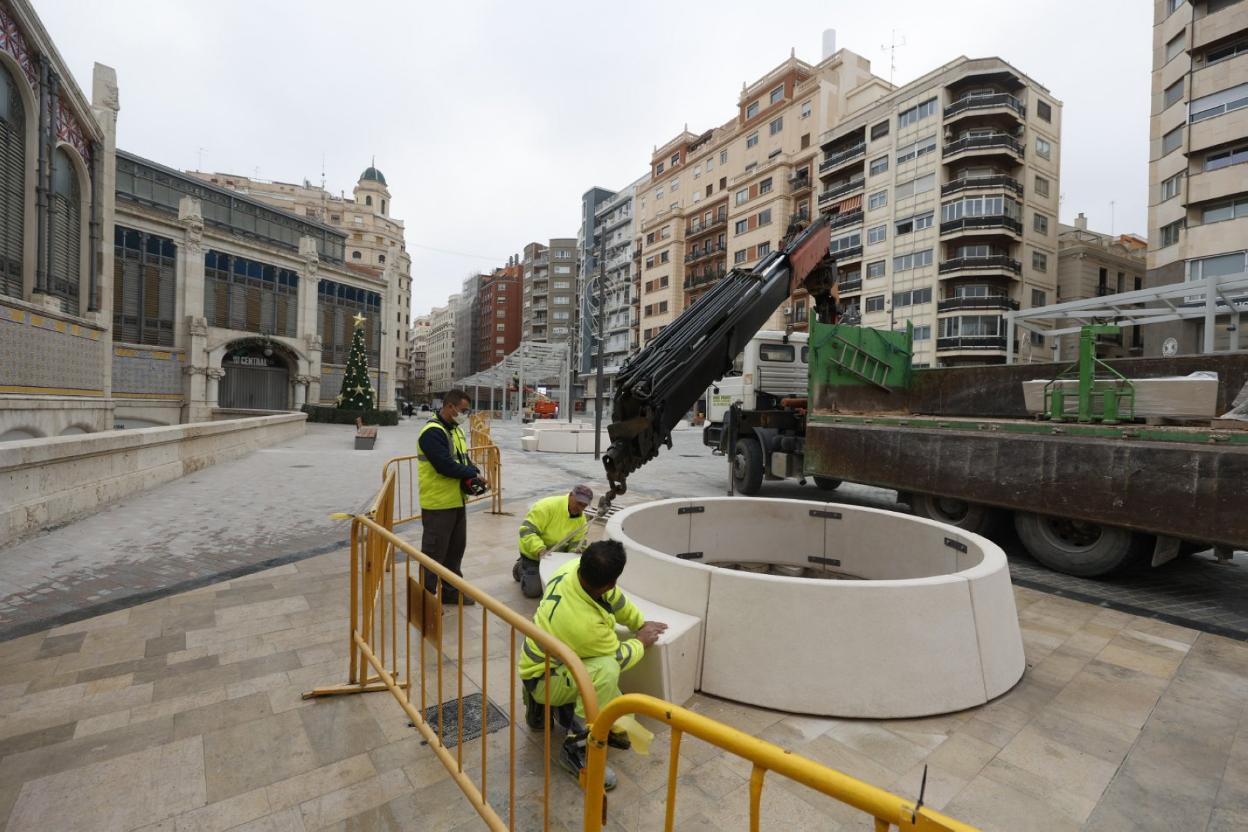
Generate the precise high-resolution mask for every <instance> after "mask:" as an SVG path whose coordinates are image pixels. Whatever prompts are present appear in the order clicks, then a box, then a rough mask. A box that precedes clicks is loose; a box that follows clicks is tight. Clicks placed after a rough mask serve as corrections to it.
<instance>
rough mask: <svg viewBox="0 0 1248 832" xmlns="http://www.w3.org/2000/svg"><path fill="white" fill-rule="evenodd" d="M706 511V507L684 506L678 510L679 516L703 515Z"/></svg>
mask: <svg viewBox="0 0 1248 832" xmlns="http://www.w3.org/2000/svg"><path fill="white" fill-rule="evenodd" d="M705 511H706V506H682V507H680V508H678V509H676V513H677V514H702V513H703V512H705Z"/></svg>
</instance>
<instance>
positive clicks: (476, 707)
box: [408, 693, 507, 748]
mask: <svg viewBox="0 0 1248 832" xmlns="http://www.w3.org/2000/svg"><path fill="white" fill-rule="evenodd" d="M424 717H425V722H427V723H429V727H430V728H432V729H433V731H434V733H435V734H436V733H437V732H438V706H437V705H430V706H429V707H428V708H425V713H424ZM442 717H443V719H445V720H446V727H445V729H444V730H443V731H442V742H443V744H444V745H445V746H446V747H447V748H454V747H455V746H457V745H459V701H458V700H456V699H451V700H448V701H446V702H443V703H442ZM408 724H409V725H410V724H411V723H408ZM506 727H507V714H505V713H503V711H502V710H501V709H500V708H499V707H498V706H497V705H495V704H494V703H493V702H491V703H490V707H489V711H488V715H487V716H486V718H485V733H487V734H492V733H494V732H495V731H497V730H498V729H499V728H506ZM481 733H482V732H481V694H479V693H470V694H468V695H467V696H465V697H464V742H471V741H472V740H475V739H476V738H477V737H479V736H481ZM421 744H422V745H424V743H421Z"/></svg>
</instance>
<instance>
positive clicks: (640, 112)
mask: <svg viewBox="0 0 1248 832" xmlns="http://www.w3.org/2000/svg"><path fill="white" fill-rule="evenodd" d="M36 9H37V11H38V12H39V14H40V15H41V16H42V18H43V21H44V24H45V25H46V26H47V28H48V30H49V32H50V33H51V35H52V38H53V40H54V41H55V42H56V44H57V46H58V48H59V49H60V51H61V54H62V55H63V56H64V57H65V60H66V61H68V63H69V66H70V68H71V69H72V71H73V72H74V74H75V76H76V77H77V79H78V82H79V84H80V85H81V86H82V87H83V89H84V90H85V91H86V93H87V95H88V96H89V95H90V92H91V67H92V64H93V63H94V62H95V61H99V62H101V63H105V64H109V65H111V66H113V67H115V68H116V70H117V76H118V83H119V86H120V89H121V115H120V124H119V127H118V133H119V139H118V144H119V145H120V146H121V147H123V148H125V149H126V150H130V151H132V152H134V153H138V154H140V155H143V156H147V157H149V158H151V159H154V160H156V161H158V162H161V163H163V164H166V165H169V166H172V167H175V168H183V169H190V168H196V167H198V166H199V165H200V159H201V154H202V167H203V169H206V170H214V171H228V172H233V173H241V174H246V175H249V176H259V177H261V178H264V179H278V180H283V181H289V182H298V181H300V180H302V179H305V178H306V179H308V180H310V181H312V182H314V183H316V182H319V181H320V179H321V170H322V158H324V172H325V182H326V185H327V187H328V188H329V189H330V190H331V191H333V192H338V191H346V192H347V193H348V194H350V191H351V188H352V187H353V186H354V184H355V181H356V179H357V178H358V176H359V174H360V172H361V171H363V169H364V168H365V167H367V166H368V164H369V160H370V158H371V157H372V156H373V155H375V156H376V159H377V167H378V168H379V169H381V171H382V172H383V173H384V174H385V175H386V179H387V180H388V182H389V186H390V189H391V193H392V195H393V203H392V207H391V213H392V214H393V215H394V216H395V217H398V218H400V219H403V220H404V221H405V222H406V226H407V247H408V251H409V252H410V253H411V255H412V275H413V290H412V303H413V307H414V312H415V313H417V314H419V313H423V312H426V311H428V309H429V308H430V307H432V306H435V305H439V304H441V303H443V302H445V299H446V296H447V294H448V293H450V292H452V291H456V290H457V289H458V286H459V284H460V282H461V281H462V280H463V278H464V277H465V276H466V275H468V274H469V273H471V272H473V271H477V270H488V269H490V268H492V267H493V266H496V265H502V262H503V260H504V258H506V257H507V256H508V255H510V254H513V253H516V252H519V251H520V250H521V249H522V248H523V246H524V244H525V243H527V242H530V241H532V240H540V241H543V242H544V241H546V240H547V239H548V238H550V237H561V236H568V237H574V236H576V231H577V225H578V223H579V215H580V196H581V194H582V193H583V192H584V191H585V190H586V189H587V188H589V187H590V186H593V185H601V186H603V187H607V188H611V189H613V190H614V189H618V188H620V187H622V186H624V185H626V184H628V183H629V182H631V181H632V180H634V179H635V178H637V177H638V176H640V175H641V174H642V173H644V172H645V171H646V169H647V166H648V164H649V159H650V152H651V149H652V148H653V146H654V145H656V144H662V143H663V142H666V141H667V140H668V139H670V138H671V137H672V136H674V135H675V134H676V133H678V132H679V131H680V130H681V129H682V128H683V127H684V126H685V124H686V123H687V124H688V126H689V129H690V130H692V131H693V132H695V133H696V132H701V131H703V130H706V129H708V128H710V127H713V126H716V125H719V124H722V123H723V122H725V121H727V120H728V119H729V118H730V117H732V115H733V113H734V112H735V107H736V100H737V95H738V93H739V92H740V89H741V83H742V81H749V82H753V81H755V80H756V79H758V78H759V77H760V76H762V75H763V74H765V73H766V72H768V71H769V70H770V69H772V68H773V67H775V66H776V65H777V64H779V63H781V62H782V61H783V60H785V59H786V58H787V57H788V55H789V50H790V48H796V50H797V56H798V57H799V58H802V59H804V60H806V61H809V62H811V63H814V62H817V61H818V60H819V59H820V57H821V55H820V48H821V47H820V37H821V32H822V30H823V29H825V28H828V27H833V28H836V29H837V44H838V46H840V47H841V48H845V49H850V50H852V51H855V52H857V53H859V54H861V55H863V56H865V57H866V58H868V59H869V60H870V61H871V64H872V69H873V70H874V71H875V73H876V74H877V75H880V76H882V77H885V78H887V77H888V74H889V54H888V52H887V51H886V50H885V49H883V48H882V47H883V46H884V45H885V44H888V43H889V42H890V41H891V40H892V37H893V36H892V32H893V30H895V31H896V40H897V42H898V43H899V44H900V43H902V42H903V41H904V44H905V45H904V46H899V47H898V48H897V50H896V62H897V72H896V82H897V83H898V84H903V83H905V82H907V81H910V80H912V79H914V78H916V77H918V76H920V75H922V74H923V73H925V72H927V71H929V70H931V69H934V68H935V67H937V66H939V65H940V64H943V63H945V62H947V61H949V60H952V59H953V58H955V57H957V56H958V55H968V56H970V57H983V56H989V55H997V56H1000V57H1002V58H1004V59H1005V60H1007V61H1009V62H1011V63H1012V64H1014V65H1015V66H1016V67H1018V68H1019V69H1020V70H1022V71H1023V72H1026V73H1027V74H1029V75H1030V76H1031V77H1033V78H1035V79H1036V80H1037V81H1038V82H1040V83H1041V84H1044V85H1045V86H1047V87H1048V88H1049V89H1050V90H1051V91H1052V93H1053V94H1054V95H1055V96H1056V97H1057V98H1058V99H1059V100H1061V101H1062V102H1063V103H1064V122H1063V131H1062V170H1061V193H1062V202H1061V220H1062V221H1063V222H1070V221H1071V219H1072V218H1073V217H1074V215H1075V214H1076V213H1078V212H1079V211H1083V212H1085V213H1086V214H1087V215H1088V220H1089V224H1090V225H1091V227H1092V228H1094V229H1097V230H1103V231H1110V230H1111V207H1110V203H1111V201H1112V202H1113V203H1115V205H1114V207H1113V209H1112V212H1113V216H1112V230H1113V231H1115V232H1118V233H1121V232H1126V231H1132V232H1137V233H1140V234H1143V233H1144V232H1145V231H1146V216H1147V205H1146V195H1147V177H1148V170H1147V165H1148V107H1149V71H1150V57H1149V56H1150V50H1151V41H1150V38H1151V27H1152V20H1151V5H1150V4H1146V3H1143V2H1140V0H1096V1H1095V2H1088V0H1053V2H1044V3H999V4H985V3H984V2H983V1H982V0H977V1H975V0H972V1H969V2H963V0H942V1H941V2H937V3H933V2H931V0H924V2H911V1H910V0H904V2H903V1H902V0H890V1H889V2H872V3H864V2H843V1H842V0H836V2H828V0H825V2H808V1H807V0H789V2H785V3H781V4H778V5H775V6H770V5H768V4H761V5H760V4H759V3H757V2H751V3H744V2H742V3H738V2H717V3H714V4H696V3H688V4H677V3H671V2H663V3H652V2H641V3H627V4H625V3H617V4H614V5H610V6H608V5H605V4H598V3H584V2H580V3H515V2H499V3H476V2H471V0H461V2H454V3H437V4H434V3H411V2H394V3H381V2H370V1H369V0H357V1H356V2H350V3H344V2H342V0H334V2H329V1H328V0H303V1H301V2H293V0H292V1H291V2H275V1H274V0H217V1H216V2H212V3H204V2H199V1H198V0H196V2H189V0H163V2H152V0H109V1H108V2H106V3H86V2H84V0H39V1H38V2H36ZM985 9H988V10H989V11H990V12H991V13H992V15H991V16H988V15H986V14H985V13H984V10H985ZM201 148H202V151H201Z"/></svg>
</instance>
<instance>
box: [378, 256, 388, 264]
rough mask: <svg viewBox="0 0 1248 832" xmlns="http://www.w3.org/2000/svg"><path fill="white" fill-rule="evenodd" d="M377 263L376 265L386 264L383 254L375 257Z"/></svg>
mask: <svg viewBox="0 0 1248 832" xmlns="http://www.w3.org/2000/svg"><path fill="white" fill-rule="evenodd" d="M377 262H378V263H385V262H386V255H384V254H378V255H377Z"/></svg>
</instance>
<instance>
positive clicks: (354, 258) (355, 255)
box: [351, 251, 360, 260]
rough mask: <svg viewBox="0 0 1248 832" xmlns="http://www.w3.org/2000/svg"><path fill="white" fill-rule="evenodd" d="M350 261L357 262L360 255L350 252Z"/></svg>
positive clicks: (356, 252)
mask: <svg viewBox="0 0 1248 832" xmlns="http://www.w3.org/2000/svg"><path fill="white" fill-rule="evenodd" d="M351 259H352V260H359V259H360V253H359V252H358V251H353V252H351Z"/></svg>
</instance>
